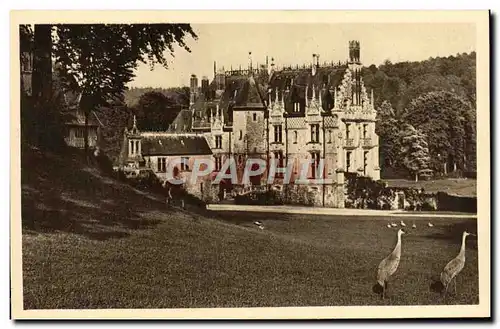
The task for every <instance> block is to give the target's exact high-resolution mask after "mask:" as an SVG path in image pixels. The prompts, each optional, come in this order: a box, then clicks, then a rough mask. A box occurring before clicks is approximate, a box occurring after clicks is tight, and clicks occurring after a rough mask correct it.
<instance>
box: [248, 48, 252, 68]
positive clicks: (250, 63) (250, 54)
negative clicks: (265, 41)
mask: <svg viewBox="0 0 500 329" xmlns="http://www.w3.org/2000/svg"><path fill="white" fill-rule="evenodd" d="M248 70H249V71H252V52H251V51H249V52H248Z"/></svg>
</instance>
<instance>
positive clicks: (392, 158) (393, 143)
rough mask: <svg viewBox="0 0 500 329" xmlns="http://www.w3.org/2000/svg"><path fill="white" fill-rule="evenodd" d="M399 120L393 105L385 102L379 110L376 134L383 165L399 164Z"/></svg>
mask: <svg viewBox="0 0 500 329" xmlns="http://www.w3.org/2000/svg"><path fill="white" fill-rule="evenodd" d="M399 125H400V124H399V120H398V119H397V117H396V114H395V113H394V109H393V108H392V106H391V103H389V102H388V101H384V102H383V103H382V105H381V106H380V107H379V108H378V109H377V122H376V124H375V132H376V133H377V135H378V136H379V138H380V148H379V152H380V159H381V160H382V161H381V165H382V166H383V167H384V166H386V165H387V166H390V167H392V166H394V165H396V164H397V162H398V155H399V152H398V150H399V149H400V146H399Z"/></svg>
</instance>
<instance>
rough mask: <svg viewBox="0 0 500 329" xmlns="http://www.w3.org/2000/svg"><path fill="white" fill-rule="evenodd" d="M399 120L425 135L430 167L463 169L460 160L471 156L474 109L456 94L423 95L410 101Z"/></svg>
mask: <svg viewBox="0 0 500 329" xmlns="http://www.w3.org/2000/svg"><path fill="white" fill-rule="evenodd" d="M402 119H403V120H404V122H406V123H408V124H411V125H413V126H414V127H419V129H420V130H421V131H422V132H423V133H425V134H426V135H427V136H428V138H429V151H430V154H431V155H432V164H431V167H432V169H434V170H439V171H441V168H443V166H444V167H445V168H448V169H450V170H453V171H455V170H456V169H458V168H460V169H464V167H465V166H466V165H465V162H464V159H467V158H472V156H473V155H472V154H471V152H473V150H472V148H471V147H470V145H471V144H475V115H474V110H473V109H472V108H471V106H470V103H468V102H467V101H466V100H464V99H463V98H461V97H459V96H458V95H456V94H453V93H451V92H447V91H439V92H430V93H427V94H424V95H422V96H420V97H418V98H417V99H415V100H413V101H412V102H411V103H410V105H409V106H408V108H407V109H406V111H405V113H404V115H403V118H402ZM466 152H467V153H466ZM445 170H447V169H445Z"/></svg>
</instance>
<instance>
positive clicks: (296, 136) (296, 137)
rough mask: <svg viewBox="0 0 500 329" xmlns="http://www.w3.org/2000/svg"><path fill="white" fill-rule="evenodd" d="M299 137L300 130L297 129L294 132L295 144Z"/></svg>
mask: <svg viewBox="0 0 500 329" xmlns="http://www.w3.org/2000/svg"><path fill="white" fill-rule="evenodd" d="M297 139H298V132H297V130H295V131H294V132H293V143H294V144H297Z"/></svg>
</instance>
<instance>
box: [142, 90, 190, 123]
mask: <svg viewBox="0 0 500 329" xmlns="http://www.w3.org/2000/svg"><path fill="white" fill-rule="evenodd" d="M179 111H180V106H179V105H178V104H176V101H175V100H173V99H171V98H169V97H166V96H165V95H164V94H163V93H161V92H157V91H151V92H148V93H145V94H143V95H142V96H141V97H140V98H139V102H138V103H137V106H136V107H135V113H136V115H137V122H138V124H139V127H141V129H147V130H156V131H164V130H167V129H168V127H169V126H170V124H171V123H172V122H173V121H174V119H175V117H176V116H177V114H178V113H179Z"/></svg>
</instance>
